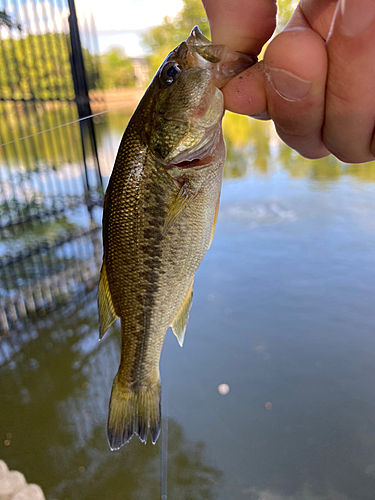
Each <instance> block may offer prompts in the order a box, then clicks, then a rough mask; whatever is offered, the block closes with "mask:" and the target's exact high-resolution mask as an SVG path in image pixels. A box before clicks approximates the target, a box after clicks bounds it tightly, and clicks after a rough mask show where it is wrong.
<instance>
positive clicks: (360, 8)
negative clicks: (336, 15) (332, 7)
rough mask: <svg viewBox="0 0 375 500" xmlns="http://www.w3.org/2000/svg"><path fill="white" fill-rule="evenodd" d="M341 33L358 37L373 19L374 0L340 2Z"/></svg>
mask: <svg viewBox="0 0 375 500" xmlns="http://www.w3.org/2000/svg"><path fill="white" fill-rule="evenodd" d="M340 13H341V22H340V23H339V26H340V29H341V32H342V33H343V35H346V36H358V35H360V34H361V33H363V31H365V30H366V29H367V28H368V27H369V26H370V24H371V23H372V22H373V21H374V18H375V2H374V0H340Z"/></svg>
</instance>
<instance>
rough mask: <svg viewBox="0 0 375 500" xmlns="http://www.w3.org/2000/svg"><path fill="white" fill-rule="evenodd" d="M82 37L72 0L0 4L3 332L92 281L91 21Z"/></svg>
mask: <svg viewBox="0 0 375 500" xmlns="http://www.w3.org/2000/svg"><path fill="white" fill-rule="evenodd" d="M90 24H91V25H90ZM82 32H83V35H84V37H85V43H82V40H81V36H82V35H81V34H82ZM81 34H80V30H79V23H78V20H77V15H76V10H75V6H74V0H48V1H47V0H30V2H24V0H4V1H3V2H1V1H0V335H4V334H6V332H9V330H10V329H11V328H17V325H19V323H20V322H22V321H23V319H24V318H26V317H28V316H30V315H36V314H44V313H45V312H46V311H47V310H48V309H49V308H51V307H54V306H55V305H56V304H57V303H59V302H61V301H66V300H67V297H69V295H71V294H72V293H74V292H76V291H78V290H82V289H83V288H85V287H91V286H93V283H95V282H96V278H97V273H98V267H99V262H100V258H101V242H100V225H101V208H100V207H101V206H102V203H103V182H102V176H101V170H100V162H99V154H98V146H97V141H98V137H97V134H98V131H97V130H96V129H95V127H94V123H93V120H92V118H87V117H90V115H91V114H92V113H91V107H90V99H89V90H90V89H92V88H95V87H97V86H98V85H99V65H98V56H97V55H95V53H94V51H93V50H92V46H95V31H94V28H93V26H92V19H91V20H90V23H89V22H87V20H86V19H84V21H83V29H81ZM77 120H78V121H77Z"/></svg>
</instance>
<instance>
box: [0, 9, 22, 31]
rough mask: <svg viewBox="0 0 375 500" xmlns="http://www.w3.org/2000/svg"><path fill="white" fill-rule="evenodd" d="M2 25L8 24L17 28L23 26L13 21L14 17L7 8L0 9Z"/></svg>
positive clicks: (0, 23)
mask: <svg viewBox="0 0 375 500" xmlns="http://www.w3.org/2000/svg"><path fill="white" fill-rule="evenodd" d="M0 26H6V27H7V28H9V29H12V28H17V29H18V30H21V29H22V27H21V25H20V24H18V23H15V22H13V21H12V18H11V17H10V16H9V15H8V14H7V13H6V11H5V9H4V10H0Z"/></svg>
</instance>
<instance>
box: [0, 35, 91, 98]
mask: <svg viewBox="0 0 375 500" xmlns="http://www.w3.org/2000/svg"><path fill="white" fill-rule="evenodd" d="M83 56H84V59H85V63H86V68H87V74H88V80H89V88H95V87H96V86H97V82H98V74H97V69H96V65H95V64H94V61H93V60H92V56H91V54H90V53H89V52H88V50H87V49H83ZM0 67H1V68H4V69H5V71H1V72H0V95H1V97H2V98H4V99H26V100H28V99H32V98H36V99H45V100H55V99H74V87H73V79H72V75H71V67H70V62H69V52H68V40H67V38H66V35H64V34H61V33H46V34H43V35H27V36H24V37H21V38H20V39H16V40H14V39H12V38H8V39H3V40H1V41H0Z"/></svg>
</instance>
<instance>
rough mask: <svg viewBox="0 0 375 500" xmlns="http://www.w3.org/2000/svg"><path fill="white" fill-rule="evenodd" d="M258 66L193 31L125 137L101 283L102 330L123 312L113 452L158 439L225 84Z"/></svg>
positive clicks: (207, 202) (206, 218) (215, 156)
mask: <svg viewBox="0 0 375 500" xmlns="http://www.w3.org/2000/svg"><path fill="white" fill-rule="evenodd" d="M202 49H204V57H202V55H200V51H202ZM212 59H214V62H212ZM254 62H255V58H249V57H248V56H243V55H237V53H233V52H231V51H228V50H227V49H226V48H225V47H224V46H215V45H213V44H211V42H209V41H208V40H207V39H206V38H205V37H204V36H203V35H202V34H201V33H200V32H199V30H198V28H194V29H193V31H192V33H191V34H190V36H189V38H188V40H187V41H186V42H183V43H182V44H181V45H180V46H178V47H177V48H176V49H175V50H174V51H173V52H172V53H171V54H169V55H168V56H167V58H166V60H165V61H164V63H163V64H162V66H161V67H160V69H159V71H158V73H157V74H156V76H155V78H154V80H153V81H152V83H151V84H150V87H149V88H148V90H147V91H146V93H145V95H144V97H143V98H142V100H141V102H140V104H139V106H138V108H137V110H136V111H135V113H134V115H133V117H132V118H131V120H130V122H129V124H128V127H127V129H126V131H125V133H124V136H123V139H122V141H121V144H120V147H119V151H118V154H117V158H116V161H115V165H114V169H113V173H112V175H111V179H110V182H109V185H108V188H107V192H106V196H105V203H104V213H103V244H104V253H103V266H102V271H101V279H100V283H99V312H100V323H101V324H100V336H101V337H102V336H103V335H104V333H105V331H106V330H107V328H108V327H109V326H110V325H111V324H112V323H113V321H114V320H115V319H116V317H120V318H121V336H122V347H121V361H120V366H119V370H118V373H117V375H116V377H115V379H114V383H113V387H112V394H111V400H110V408H109V419H108V439H109V445H110V447H111V449H117V448H119V447H120V446H122V445H123V444H124V443H125V442H127V441H128V440H129V439H130V438H131V437H132V435H133V434H138V436H139V438H140V439H141V440H142V441H144V442H146V440H147V434H148V432H149V431H150V434H151V440H152V442H153V443H155V442H156V440H157V438H158V435H159V432H160V418H161V413H160V375H159V360H160V354H161V349H162V346H163V342H164V337H165V334H166V331H167V329H168V327H169V326H172V329H173V332H174V333H175V334H176V336H177V338H178V340H179V342H180V344H181V345H182V342H183V337H184V333H185V328H186V323H187V319H188V316H189V311H190V307H191V300H192V283H193V279H194V275H195V273H196V271H197V269H198V267H199V265H200V263H201V261H202V259H203V257H204V255H205V253H206V251H207V249H208V248H209V246H210V243H211V240H212V237H213V232H214V228H215V220H216V217H217V210H218V203H219V198H220V189H221V180H222V172H223V167H224V160H225V146H224V141H223V138H222V133H221V120H222V116H223V98H222V94H221V92H220V90H219V87H220V86H222V85H223V84H224V83H225V82H226V81H228V80H229V79H230V78H231V77H232V76H233V75H234V74H237V73H238V72H240V71H241V70H243V69H245V68H246V67H248V66H250V65H251V64H252V63H254ZM220 65H221V66H220Z"/></svg>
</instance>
